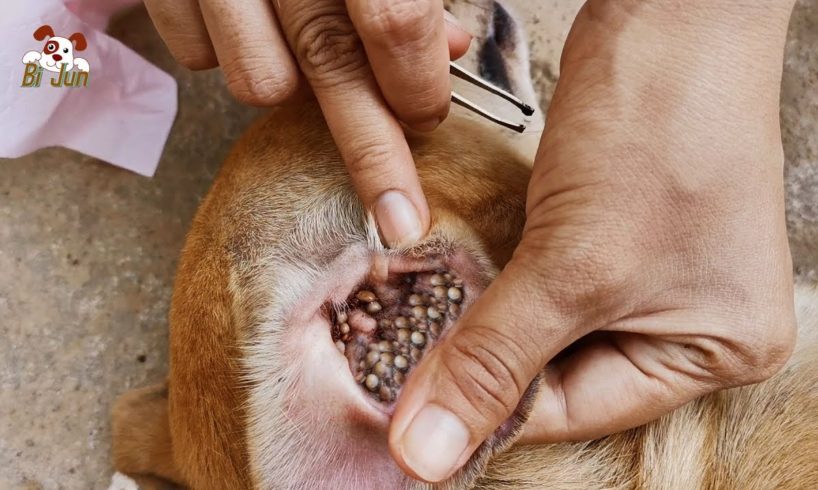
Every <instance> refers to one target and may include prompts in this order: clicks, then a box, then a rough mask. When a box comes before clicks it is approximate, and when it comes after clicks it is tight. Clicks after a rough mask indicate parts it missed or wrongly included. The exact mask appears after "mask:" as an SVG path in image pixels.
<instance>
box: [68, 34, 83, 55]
mask: <svg viewBox="0 0 818 490" xmlns="http://www.w3.org/2000/svg"><path fill="white" fill-rule="evenodd" d="M68 40H69V41H71V42H72V43H74V49H76V50H77V51H83V50H84V49H85V48H87V47H88V42H87V41H86V40H85V36H83V35H82V33H81V32H75V33H74V34H71V37H69V38H68Z"/></svg>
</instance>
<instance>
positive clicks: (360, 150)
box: [344, 140, 394, 182]
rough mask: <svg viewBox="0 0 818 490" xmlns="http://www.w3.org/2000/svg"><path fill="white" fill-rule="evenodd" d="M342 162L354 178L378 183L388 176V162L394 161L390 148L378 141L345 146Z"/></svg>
mask: <svg viewBox="0 0 818 490" xmlns="http://www.w3.org/2000/svg"><path fill="white" fill-rule="evenodd" d="M344 150H345V151H344V161H345V162H346V165H347V168H348V169H349V172H350V174H352V176H353V177H354V178H360V177H361V176H363V177H365V178H366V179H368V180H369V181H373V182H375V181H379V180H380V179H382V178H383V177H385V176H386V174H388V171H387V168H388V167H387V165H388V162H390V161H392V160H394V159H393V158H392V156H393V155H392V151H391V150H390V147H389V146H388V145H386V144H384V143H382V142H379V141H371V140H369V141H359V142H355V143H350V144H347V145H345V148H344Z"/></svg>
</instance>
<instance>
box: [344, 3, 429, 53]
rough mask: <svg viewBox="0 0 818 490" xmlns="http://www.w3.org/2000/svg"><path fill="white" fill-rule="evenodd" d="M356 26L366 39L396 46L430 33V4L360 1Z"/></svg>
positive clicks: (422, 38)
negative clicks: (358, 21) (363, 5)
mask: <svg viewBox="0 0 818 490" xmlns="http://www.w3.org/2000/svg"><path fill="white" fill-rule="evenodd" d="M364 3H365V4H366V6H365V7H364V10H363V11H362V12H361V16H360V29H361V32H362V34H363V35H365V36H366V38H367V39H371V40H372V41H373V42H376V43H382V44H384V45H387V46H395V45H397V46H400V45H405V44H410V43H416V42H419V41H421V40H424V39H427V38H428V37H429V36H430V35H431V34H432V32H433V29H434V23H433V22H430V19H432V18H434V17H433V14H434V12H433V10H432V9H433V3H432V2H427V1H417V0H389V1H381V2H364Z"/></svg>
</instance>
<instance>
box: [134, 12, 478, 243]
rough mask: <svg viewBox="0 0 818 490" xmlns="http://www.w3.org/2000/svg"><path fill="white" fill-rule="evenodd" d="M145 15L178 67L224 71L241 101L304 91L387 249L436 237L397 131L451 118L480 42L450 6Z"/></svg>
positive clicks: (269, 101) (270, 101)
mask: <svg viewBox="0 0 818 490" xmlns="http://www.w3.org/2000/svg"><path fill="white" fill-rule="evenodd" d="M145 4H146V6H147V8H148V12H149V13H150V15H151V17H152V19H153V21H154V23H155V24H156V27H157V29H158V30H159V33H160V34H161V35H162V37H163V39H164V40H165V42H166V44H167V45H168V47H169V49H170V51H171V53H173V55H174V56H175V57H176V58H177V60H179V62H181V63H182V64H184V65H185V66H187V67H189V68H191V69H205V68H212V67H214V66H217V65H219V66H221V68H222V70H223V72H224V75H225V78H226V80H227V85H228V87H229V88H230V90H231V91H232V92H233V94H234V95H235V96H236V97H237V98H238V99H239V100H241V101H243V102H246V103H249V104H255V105H274V104H277V103H280V102H282V101H284V100H286V99H288V98H290V97H292V96H293V95H294V94H295V93H296V91H297V89H298V88H299V85H300V84H301V83H302V82H303V81H306V82H307V85H308V88H309V89H311V90H312V92H314V94H315V97H316V98H317V99H318V102H319V104H320V105H321V110H322V112H323V114H324V117H325V118H326V120H327V124H328V126H329V129H330V132H331V133H332V136H333V139H334V140H335V142H336V144H337V145H338V148H339V150H340V153H341V156H342V158H343V160H344V162H345V164H346V166H347V169H348V170H349V173H350V177H351V179H352V183H353V185H354V186H355V189H356V191H357V192H358V195H359V196H360V198H361V201H362V202H363V204H364V206H365V207H366V209H367V210H369V211H370V212H371V213H372V214H373V215H374V217H375V220H376V222H377V223H378V226H379V229H380V232H381V237H382V238H383V240H384V242H385V243H386V244H387V245H389V246H399V245H405V244H409V243H412V242H414V241H417V240H418V239H420V238H421V237H422V236H423V235H425V234H426V232H427V230H428V227H429V209H428V205H427V203H426V198H425V196H424V195H423V190H422V189H421V186H420V181H419V179H418V176H417V172H416V170H415V166H414V162H413V160H412V155H411V153H410V151H409V146H408V144H407V143H406V138H405V136H404V133H403V129H402V127H401V125H400V123H399V122H402V123H404V124H406V125H408V126H410V127H412V128H414V129H416V130H419V131H430V130H432V129H434V128H435V127H437V125H438V124H440V122H441V121H442V120H443V119H444V118H445V117H446V114H447V113H448V110H449V97H450V95H451V86H450V84H451V82H450V79H449V68H448V63H449V60H450V59H456V58H458V57H460V56H462V55H463V54H465V52H466V50H467V49H468V46H469V43H470V42H471V36H470V35H469V34H468V33H467V32H466V31H464V30H463V29H462V28H461V27H460V26H459V24H457V21H456V19H454V17H452V16H451V15H449V14H448V13H445V11H444V10H443V2H442V0H346V2H344V1H339V0H288V1H276V2H271V1H269V0H230V1H226V0H145ZM372 128H378V130H377V131H373V130H372Z"/></svg>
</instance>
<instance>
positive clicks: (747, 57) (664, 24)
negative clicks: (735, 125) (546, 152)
mask: <svg viewBox="0 0 818 490" xmlns="http://www.w3.org/2000/svg"><path fill="white" fill-rule="evenodd" d="M793 4H794V0H772V1H769V2H766V1H765V2H750V1H744V2H741V1H736V0H721V1H719V0H690V1H686V2H684V3H682V2H678V1H672V0H644V1H636V0H621V1H614V0H588V2H587V3H586V4H585V6H584V7H583V9H582V10H581V11H580V13H579V14H578V16H577V19H576V21H575V23H574V26H573V28H572V31H571V34H570V35H569V38H568V40H567V41H566V45H565V48H564V51H563V57H562V65H561V79H562V80H564V82H565V83H562V84H559V85H558V88H557V93H556V94H555V96H554V101H555V102H556V101H558V100H559V99H560V97H562V96H565V95H568V96H570V97H572V98H580V99H583V100H584V102H585V103H586V104H589V105H594V106H596V107H599V106H610V105H617V104H619V105H621V104H631V105H632V106H633V105H635V104H637V103H638V104H640V107H641V108H643V109H644V108H648V109H649V108H651V107H653V108H660V107H662V106H664V105H665V104H666V103H667V102H668V101H681V99H684V100H685V101H686V102H687V103H689V104H692V105H691V106H690V107H689V108H691V109H694V110H697V109H698V110H700V111H701V112H702V113H705V114H706V113H708V112H711V111H712V109H713V108H718V110H719V112H720V117H722V118H727V117H731V116H733V117H738V116H742V117H746V116H747V115H753V114H756V115H759V114H760V113H763V114H764V116H765V118H766V117H767V116H769V117H774V118H776V120H777V113H778V103H779V100H778V99H779V86H780V81H781V71H782V67H783V53H784V43H785V40H786V33H787V26H788V23H789V16H790V13H791V10H792V6H793ZM560 85H564V87H562V88H563V89H564V90H560ZM580 92H582V93H580ZM561 105H562V104H552V109H555V108H556V109H557V110H558V109H559V107H560V106H561ZM555 106H556V107H555ZM565 107H566V109H567V108H568V107H570V108H571V110H576V109H577V107H576V104H575V103H571V104H566V105H565ZM759 111H760V112H759Z"/></svg>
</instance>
